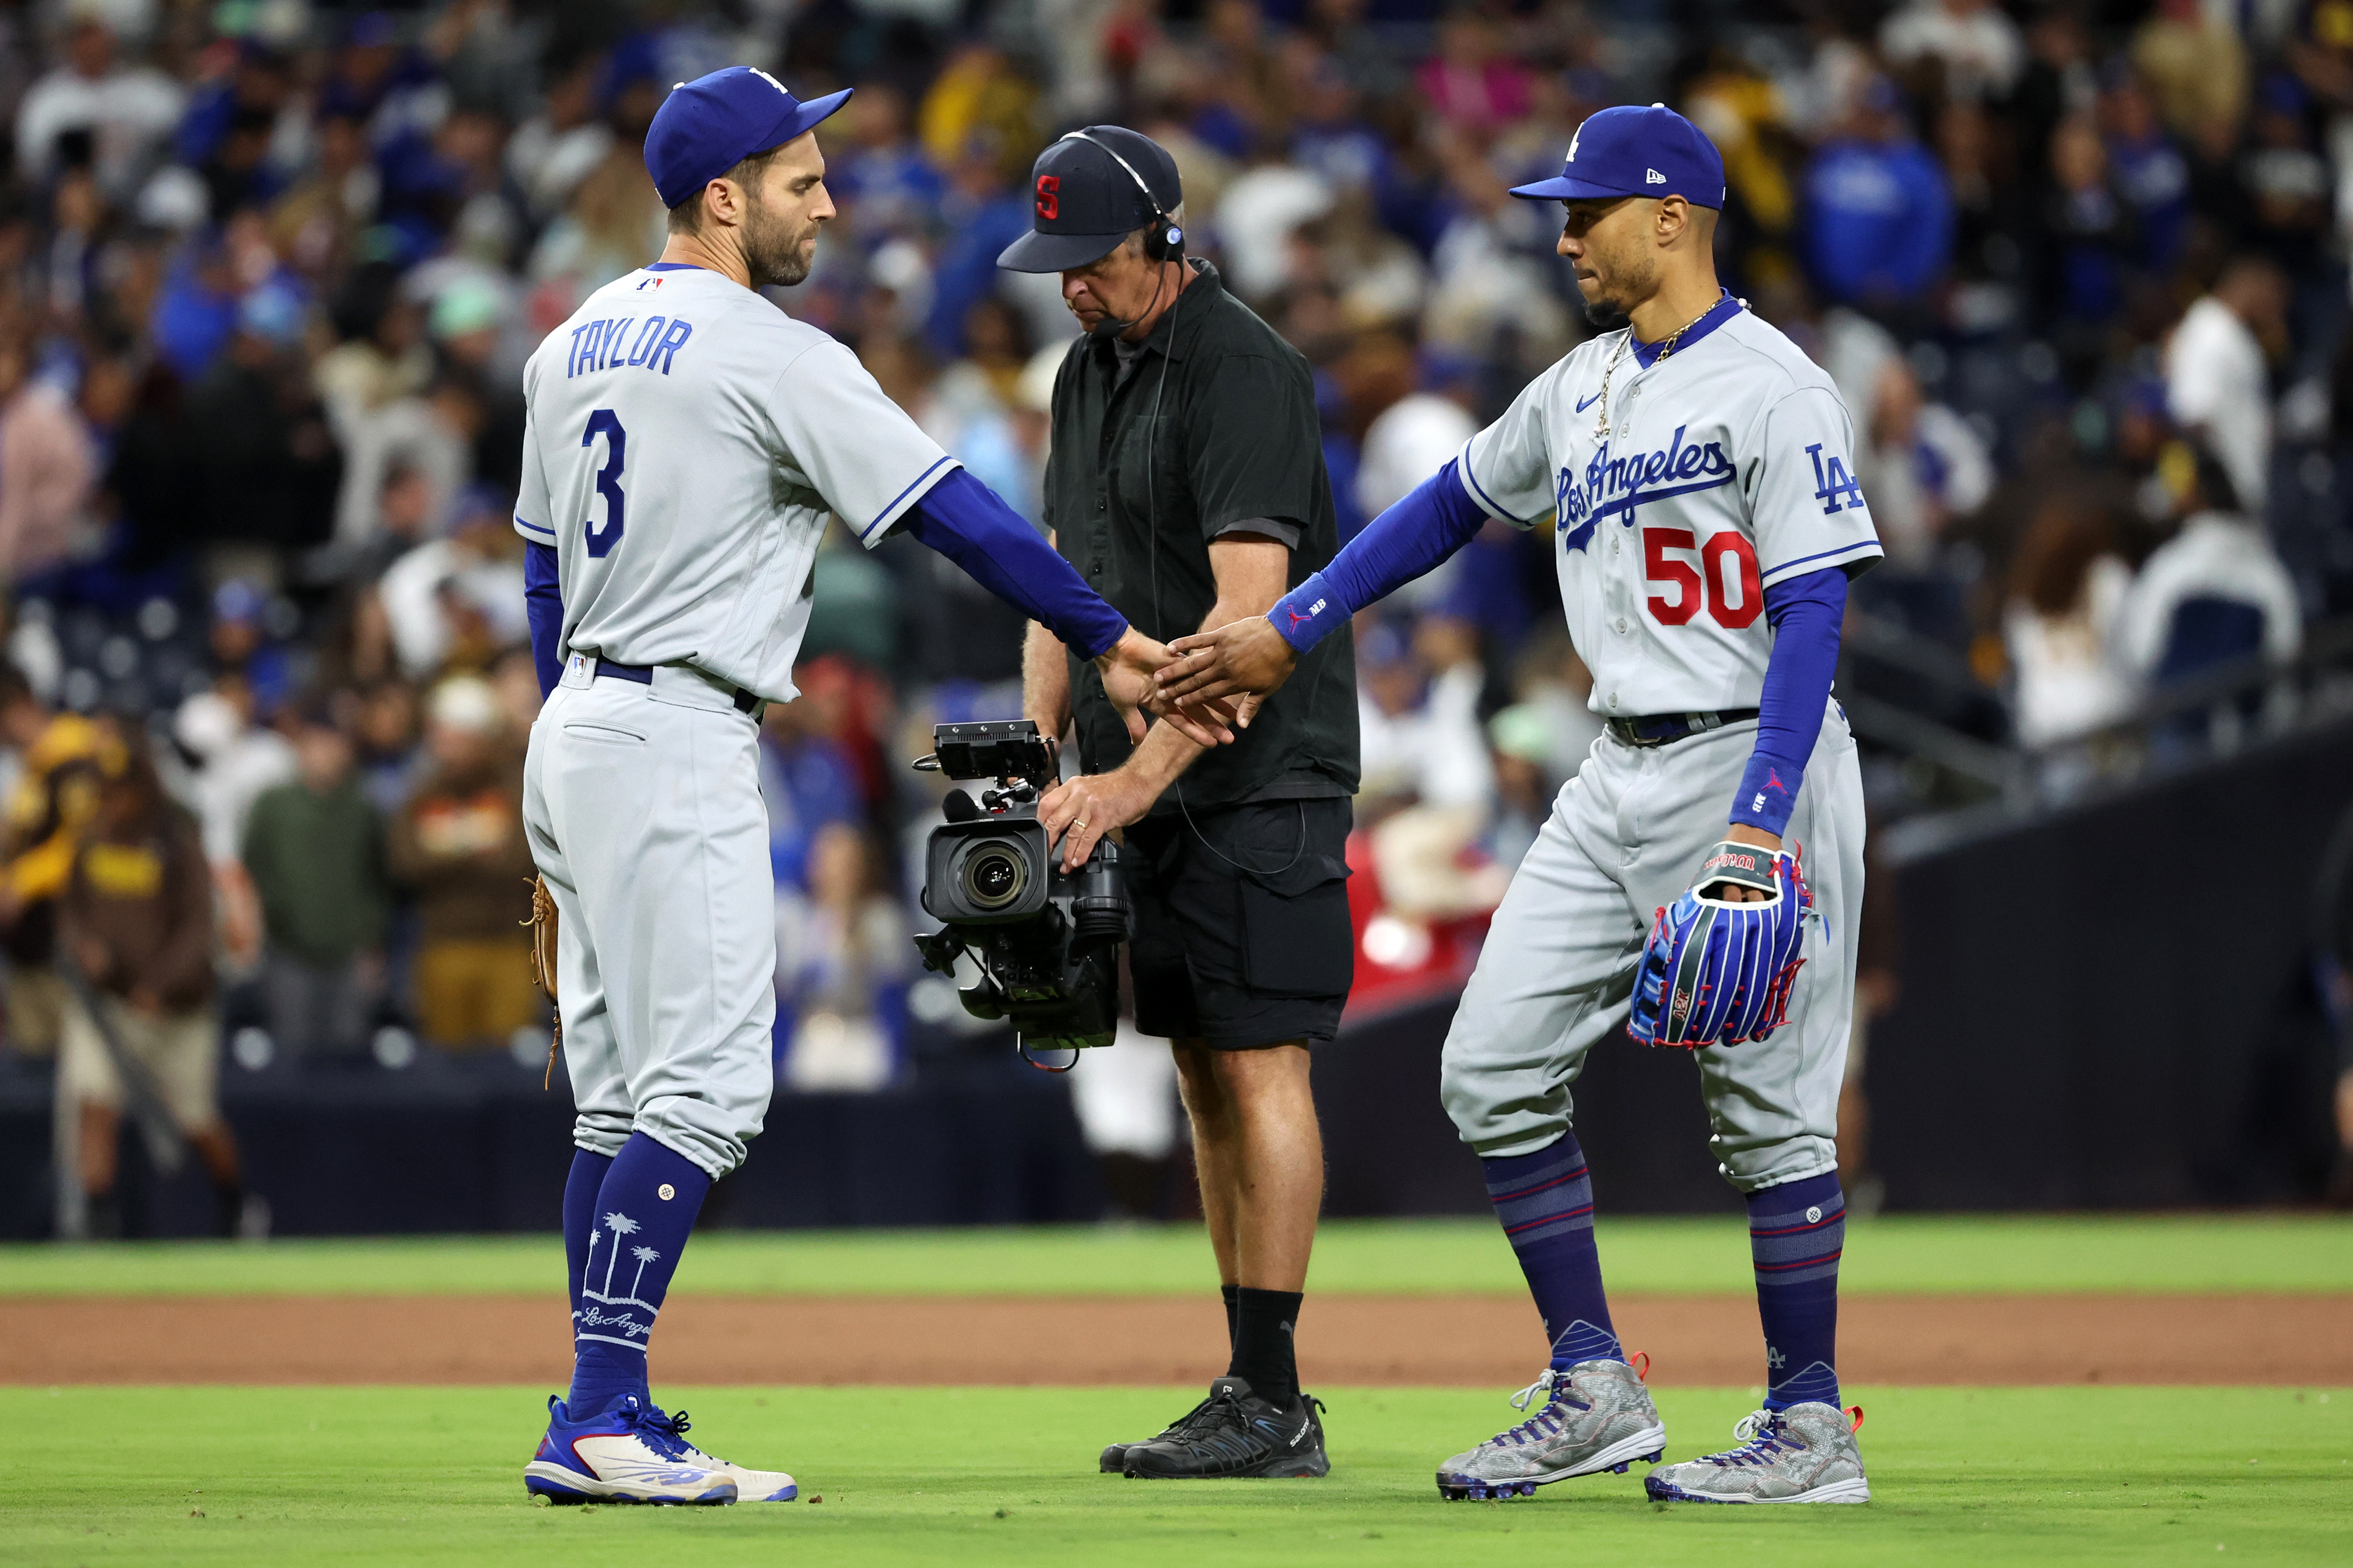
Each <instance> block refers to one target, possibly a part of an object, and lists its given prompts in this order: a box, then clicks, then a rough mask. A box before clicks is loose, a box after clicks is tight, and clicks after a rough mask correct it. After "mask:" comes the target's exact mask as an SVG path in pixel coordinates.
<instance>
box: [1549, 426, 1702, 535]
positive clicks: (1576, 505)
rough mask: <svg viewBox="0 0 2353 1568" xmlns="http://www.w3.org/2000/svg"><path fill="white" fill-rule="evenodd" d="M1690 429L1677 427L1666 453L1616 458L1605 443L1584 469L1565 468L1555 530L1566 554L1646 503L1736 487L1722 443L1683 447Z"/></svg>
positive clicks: (1556, 494) (1558, 489)
mask: <svg viewBox="0 0 2353 1568" xmlns="http://www.w3.org/2000/svg"><path fill="white" fill-rule="evenodd" d="M1689 428H1691V426H1688V425H1678V426H1675V433H1674V437H1673V438H1672V440H1670V441H1669V442H1668V443H1667V445H1666V447H1665V448H1664V449H1663V450H1662V451H1655V452H1631V453H1627V454H1625V455H1623V456H1617V457H1613V456H1611V454H1610V450H1609V442H1608V441H1607V440H1604V441H1603V442H1602V443H1601V444H1600V445H1599V447H1595V448H1594V452H1593V456H1592V458H1590V459H1589V460H1588V462H1587V463H1586V465H1585V467H1584V468H1582V469H1578V468H1563V469H1561V471H1560V481H1559V484H1558V486H1557V487H1556V489H1555V492H1554V496H1553V503H1554V505H1555V506H1556V508H1557V516H1558V520H1559V521H1558V522H1557V524H1556V526H1557V527H1558V528H1559V530H1560V531H1561V532H1562V533H1563V534H1564V535H1566V536H1567V537H1565V538H1564V539H1562V541H1561V545H1562V547H1563V548H1564V549H1568V550H1582V549H1584V548H1585V547H1586V545H1587V543H1588V542H1590V541H1591V539H1592V538H1593V530H1594V527H1595V525H1596V524H1598V523H1599V522H1600V521H1601V520H1602V519H1603V518H1605V517H1608V516H1609V515H1610V514H1611V513H1613V512H1617V513H1621V514H1624V515H1625V516H1626V517H1628V518H1629V519H1631V517H1632V515H1633V511H1634V509H1635V508H1636V507H1638V506H1641V504H1642V503H1643V502H1645V501H1654V500H1666V499H1667V498H1668V497H1669V496H1682V495H1690V494H1692V493H1693V492H1694V491H1696V490H1712V489H1715V488H1716V487H1717V486H1718V485H1728V484H1730V483H1731V482H1732V459H1731V458H1727V457H1725V455H1724V446H1723V443H1721V442H1718V441H1708V442H1705V443H1699V442H1694V443H1693V444H1692V445H1690V446H1685V445H1684V444H1683V432H1684V431H1685V430H1688V429H1689Z"/></svg>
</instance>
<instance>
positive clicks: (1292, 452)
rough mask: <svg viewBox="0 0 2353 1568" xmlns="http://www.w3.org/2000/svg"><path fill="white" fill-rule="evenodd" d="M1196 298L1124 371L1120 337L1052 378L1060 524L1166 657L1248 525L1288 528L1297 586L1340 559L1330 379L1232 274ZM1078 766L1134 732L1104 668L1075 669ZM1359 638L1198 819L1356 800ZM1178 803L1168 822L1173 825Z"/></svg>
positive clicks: (1275, 722) (1078, 347)
mask: <svg viewBox="0 0 2353 1568" xmlns="http://www.w3.org/2000/svg"><path fill="white" fill-rule="evenodd" d="M1190 265H1191V266H1192V267H1193V268H1194V272H1195V277H1194V279H1193V281H1192V283H1191V284H1190V285H1189V286H1187V288H1186V289H1185V291H1184V292H1183V293H1181V294H1179V295H1178V296H1177V298H1176V304H1175V305H1174V306H1173V307H1171V308H1170V309H1169V310H1166V311H1165V312H1163V313H1162V315H1161V318H1160V320H1159V321H1158V322H1157V323H1156V324H1155V326H1154V327H1153V330H1152V331H1151V332H1150V333H1149V334H1148V335H1147V336H1145V339H1144V340H1143V342H1141V343H1140V344H1138V345H1136V349H1137V350H1139V351H1140V352H1132V353H1130V354H1129V355H1128V356H1127V357H1126V359H1125V361H1124V363H1123V360H1122V356H1121V355H1120V354H1119V353H1118V352H1117V349H1116V347H1115V345H1114V344H1113V342H1111V341H1109V340H1108V339H1095V338H1088V337H1082V338H1080V339H1079V340H1078V341H1077V342H1074V343H1072V344H1071V350H1070V353H1069V354H1068V355H1067V356H1065V357H1064V359H1063V361H1062V367H1061V369H1060V372H1058V373H1057V374H1056V375H1055V378H1054V399H1053V450H1052V454H1051V456H1050V458H1048V460H1047V464H1046V482H1045V503H1046V523H1047V526H1048V527H1050V528H1051V529H1052V530H1053V531H1054V538H1055V543H1056V546H1057V548H1059V549H1060V551H1061V552H1062V554H1063V555H1064V556H1066V557H1067V558H1068V559H1069V560H1070V563H1071V565H1073V566H1075V567H1077V568H1078V570H1079V574H1080V575H1081V576H1082V577H1084V578H1085V579H1086V581H1087V585H1088V586H1089V587H1091V588H1092V589H1094V590H1095V592H1096V593H1098V594H1101V595H1103V597H1104V598H1105V599H1107V600H1109V601H1110V602H1111V603H1112V605H1113V606H1114V607H1116V608H1117V609H1118V611H1119V612H1120V614H1122V615H1124V616H1126V617H1127V619H1128V621H1129V623H1130V624H1131V625H1133V626H1136V627H1137V628H1139V629H1140V630H1142V631H1143V632H1145V634H1146V635H1147V636H1150V637H1157V638H1159V639H1160V640H1161V641H1163V642H1167V641H1171V640H1173V639H1175V638H1176V637H1183V636H1184V635H1186V634H1187V632H1193V631H1198V630H1199V629H1200V628H1201V621H1202V619H1203V617H1204V616H1208V613H1209V607H1210V606H1211V605H1214V604H1215V603H1216V602H1217V597H1218V592H1217V582H1216V579H1215V578H1214V577H1213V576H1212V575H1211V574H1210V570H1209V541H1210V540H1212V539H1214V538H1215V537H1217V536H1218V535H1219V534H1220V533H1222V532H1225V531H1228V530H1229V529H1231V528H1232V527H1233V526H1234V525H1235V524H1237V523H1244V522H1250V521H1254V520H1263V521H1272V522H1275V523H1278V524H1288V525H1290V526H1289V527H1285V528H1281V529H1278V530H1272V531H1268V530H1261V532H1266V533H1268V535H1269V536H1270V537H1273V536H1275V535H1276V534H1284V535H1287V534H1291V533H1293V531H1295V532H1296V535H1297V542H1295V543H1293V545H1292V547H1291V570H1290V575H1289V583H1288V585H1289V586H1291V587H1294V588H1295V587H1297V586H1298V585H1299V584H1301V583H1303V582H1304V581H1306V580H1307V578H1308V577H1309V576H1310V575H1311V574H1314V573H1315V572H1317V571H1319V570H1321V569H1322V568H1323V567H1324V566H1326V565H1328V564H1329V563H1331V560H1332V557H1333V555H1334V554H1335V552H1337V551H1338V550H1339V547H1340V539H1339V523H1338V520H1337V518H1336V515H1335V512H1334V510H1333V506H1332V480H1331V476H1330V475H1329V474H1327V473H1326V472H1325V471H1324V444H1323V431H1322V427H1321V426H1320V425H1319V423H1318V421H1317V419H1316V416H1315V385H1314V375H1313V373H1311V372H1310V371H1309V369H1308V367H1307V361H1306V359H1305V357H1304V356H1303V355H1302V354H1301V353H1299V351H1298V350H1297V349H1294V348H1293V347H1292V346H1291V345H1290V344H1289V343H1287V342H1283V340H1282V337H1281V336H1280V335H1278V334H1277V333H1276V331H1274V329H1273V328H1271V327H1270V326H1268V325H1267V324H1266V323H1265V322H1264V321H1261V320H1260V319H1259V318H1258V316H1257V315H1256V314H1255V313H1254V312H1253V311H1252V310H1250V307H1249V306H1247V305H1245V304H1243V303H1242V302H1241V301H1240V300H1237V299H1235V298H1234V297H1233V296H1232V295H1231V294H1229V293H1228V292H1227V291H1226V289H1225V287H1224V286H1223V285H1222V284H1221V283H1220V282H1219V279H1218V273H1217V268H1214V267H1211V266H1209V265H1208V263H1206V262H1201V261H1195V262H1193V263H1191V264H1190ZM1071 712H1072V715H1073V717H1074V719H1075V721H1076V723H1077V727H1078V736H1079V761H1080V763H1081V765H1082V766H1083V767H1084V768H1085V769H1086V770H1087V771H1088V772H1089V773H1102V772H1105V771H1108V770H1110V769H1112V768H1116V767H1118V766H1119V765H1120V764H1121V763H1124V762H1125V761H1126V760H1127V757H1128V752H1129V751H1130V747H1129V745H1128V741H1127V731H1126V728H1125V727H1124V725H1123V724H1122V723H1121V722H1120V718H1119V714H1118V712H1117V710H1114V709H1113V707H1112V705H1111V700H1110V699H1108V698H1107V697H1105V696H1104V695H1103V678H1102V677H1101V676H1100V675H1099V674H1098V673H1097V672H1096V670H1095V668H1094V667H1093V665H1092V664H1090V663H1087V662H1086V661H1084V660H1082V659H1080V658H1076V657H1075V656H1073V657H1072V658H1071ZM1356 779H1357V752H1356V656H1355V649H1354V647H1353V643H1352V639H1350V638H1348V637H1325V638H1324V640H1323V641H1321V642H1319V643H1317V644H1316V645H1315V647H1314V648H1313V649H1311V650H1310V651H1309V652H1308V654H1307V655H1306V657H1305V658H1303V659H1301V660H1300V665H1299V668H1298V669H1296V670H1295V671H1293V674H1292V677H1291V679H1289V680H1288V681H1286V682H1284V684H1283V686H1282V689H1281V690H1279V691H1277V692H1276V693H1275V694H1274V696H1273V698H1272V699H1271V700H1270V701H1269V702H1268V703H1267V704H1266V706H1265V707H1264V708H1262V709H1261V710H1260V712H1259V715H1258V717H1257V718H1256V719H1254V720H1253V721H1251V723H1250V728H1249V729H1248V730H1244V731H1239V732H1238V733H1237V735H1236V737H1235V739H1234V742H1233V743H1232V744H1231V745H1226V746H1219V747H1218V748H1216V749H1215V750H1213V751H1212V752H1209V753H1208V755H1206V756H1203V757H1201V758H1199V759H1198V761H1196V762H1195V763H1194V764H1193V765H1192V767H1191V768H1189V769H1187V771H1186V773H1185V774H1184V777H1183V778H1182V779H1181V780H1179V781H1178V784H1179V787H1180V788H1181V790H1182V793H1183V800H1184V804H1185V805H1186V806H1187V807H1188V808H1189V809H1191V810H1195V811H1199V810H1202V809H1204V808H1206V807H1209V806H1217V805H1233V804H1235V803H1238V802H1241V801H1256V800H1287V799H1314V798H1318V797H1322V796H1328V795H1354V794H1356ZM1177 794H1178V791H1177V790H1176V789H1171V790H1169V791H1167V792H1166V793H1165V794H1164V795H1162V796H1161V798H1160V800H1159V801H1158V802H1157V803H1155V805H1154V807H1153V809H1154V810H1155V811H1174V810H1176V806H1177Z"/></svg>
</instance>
